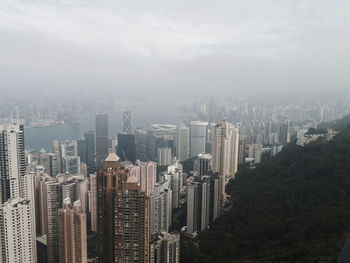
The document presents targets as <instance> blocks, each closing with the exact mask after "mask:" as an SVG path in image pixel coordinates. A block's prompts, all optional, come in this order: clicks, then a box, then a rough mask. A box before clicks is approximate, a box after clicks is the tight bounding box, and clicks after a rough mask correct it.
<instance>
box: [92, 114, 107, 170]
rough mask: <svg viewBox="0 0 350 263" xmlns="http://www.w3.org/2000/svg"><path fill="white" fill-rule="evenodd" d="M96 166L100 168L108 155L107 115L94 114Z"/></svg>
mask: <svg viewBox="0 0 350 263" xmlns="http://www.w3.org/2000/svg"><path fill="white" fill-rule="evenodd" d="M95 132H96V167H97V168H101V167H102V165H103V160H104V159H105V158H106V157H107V155H108V115H107V114H106V113H97V114H96V130H95Z"/></svg>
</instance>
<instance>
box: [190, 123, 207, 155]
mask: <svg viewBox="0 0 350 263" xmlns="http://www.w3.org/2000/svg"><path fill="white" fill-rule="evenodd" d="M207 125H208V123H207V122H202V121H191V122H190V157H195V156H198V154H200V153H204V152H205V145H206V136H207Z"/></svg>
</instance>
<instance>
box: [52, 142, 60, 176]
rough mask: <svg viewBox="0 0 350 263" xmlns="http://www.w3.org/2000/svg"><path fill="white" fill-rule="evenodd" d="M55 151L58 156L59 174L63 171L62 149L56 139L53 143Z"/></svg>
mask: <svg viewBox="0 0 350 263" xmlns="http://www.w3.org/2000/svg"><path fill="white" fill-rule="evenodd" d="M52 149H53V153H54V154H55V155H56V157H57V174H60V173H62V161H61V150H60V144H59V141H58V140H54V141H53V143H52Z"/></svg>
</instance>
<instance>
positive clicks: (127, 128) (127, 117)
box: [122, 110, 132, 133]
mask: <svg viewBox="0 0 350 263" xmlns="http://www.w3.org/2000/svg"><path fill="white" fill-rule="evenodd" d="M122 115H123V116H122V118H123V132H125V133H132V119H131V111H129V110H124V111H123V113H122Z"/></svg>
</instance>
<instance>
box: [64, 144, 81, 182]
mask: <svg viewBox="0 0 350 263" xmlns="http://www.w3.org/2000/svg"><path fill="white" fill-rule="evenodd" d="M61 157H62V172H64V173H69V174H72V175H76V174H80V173H81V163H80V156H78V143H77V141H75V140H71V141H69V140H66V141H64V142H62V143H61Z"/></svg>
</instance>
